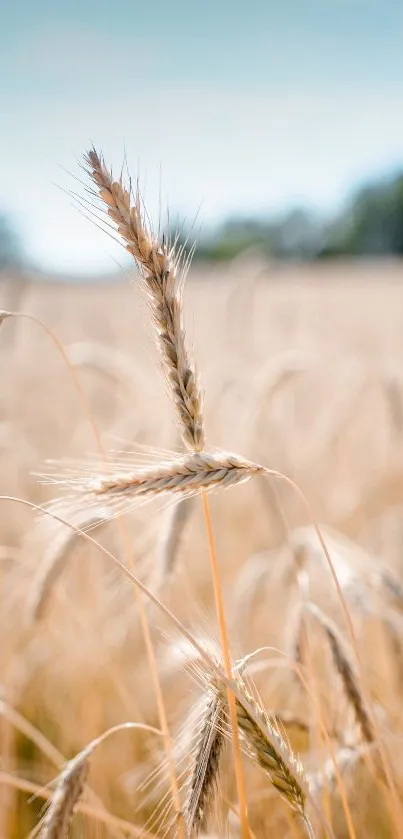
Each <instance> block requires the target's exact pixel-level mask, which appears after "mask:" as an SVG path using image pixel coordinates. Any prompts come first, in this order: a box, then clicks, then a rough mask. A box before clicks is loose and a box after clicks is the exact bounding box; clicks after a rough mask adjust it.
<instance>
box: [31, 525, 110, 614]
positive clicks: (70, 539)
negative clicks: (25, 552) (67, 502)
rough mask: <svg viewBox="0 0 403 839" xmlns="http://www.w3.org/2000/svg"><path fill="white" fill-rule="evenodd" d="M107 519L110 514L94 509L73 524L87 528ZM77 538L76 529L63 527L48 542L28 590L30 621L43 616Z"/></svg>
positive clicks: (78, 535) (78, 534) (78, 536)
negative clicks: (90, 513) (30, 587)
mask: <svg viewBox="0 0 403 839" xmlns="http://www.w3.org/2000/svg"><path fill="white" fill-rule="evenodd" d="M109 519H110V516H109V515H107V514H105V512H102V511H99V510H98V511H96V510H94V512H93V513H92V515H87V516H85V517H83V518H82V519H81V520H80V521H78V522H77V521H76V522H75V525H76V527H80V528H81V529H84V530H89V529H90V528H93V527H96V526H97V525H99V524H103V523H105V522H106V521H108V520H109ZM79 538H80V533H78V532H77V530H71V529H70V528H67V527H63V529H62V530H60V532H59V533H58V534H57V535H56V536H55V538H54V539H53V540H51V541H50V542H49V545H48V547H47V550H46V551H45V554H44V556H43V560H42V562H41V564H40V566H39V569H38V573H37V575H36V578H35V579H34V582H33V586H32V589H31V592H30V602H29V607H28V615H29V621H30V622H36V621H39V620H41V619H42V618H43V617H44V614H45V611H46V607H47V604H48V602H49V598H50V595H51V593H52V590H53V587H54V585H55V583H56V582H57V580H58V579H59V577H60V575H61V573H62V571H63V569H64V567H65V565H66V563H67V560H68V558H69V556H70V555H71V551H72V550H73V548H74V546H75V544H76V543H77V541H78V540H79Z"/></svg>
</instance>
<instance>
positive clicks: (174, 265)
mask: <svg viewBox="0 0 403 839" xmlns="http://www.w3.org/2000/svg"><path fill="white" fill-rule="evenodd" d="M85 163H86V164H87V166H88V170H87V171H88V174H89V176H90V178H91V179H92V181H93V182H94V184H95V185H96V188H97V194H98V196H99V198H100V199H101V201H103V203H104V204H105V205H106V208H107V210H106V212H107V214H108V216H109V218H111V219H112V221H113V222H114V223H115V224H116V226H117V230H118V233H119V234H120V236H121V237H122V239H123V240H124V242H125V247H126V249H127V250H128V251H129V253H130V254H132V256H133V257H134V259H135V260H136V262H137V264H138V266H139V269H140V271H141V274H142V277H143V279H144V283H145V288H146V291H147V296H148V298H149V301H150V304H151V309H152V312H153V316H154V322H155V326H156V331H157V336H158V343H159V346H160V349H161V352H162V356H163V360H164V368H165V373H166V377H167V381H168V385H169V388H170V391H171V394H172V396H173V400H174V404H175V407H176V411H177V415H178V419H179V423H180V428H181V434H182V437H183V440H184V442H185V444H186V446H187V447H188V448H189V449H191V450H194V451H201V450H202V449H203V447H204V425H203V413H202V397H201V392H200V389H199V386H198V382H197V375H196V371H195V367H194V364H193V361H192V360H191V359H190V357H189V352H188V349H187V346H186V341H185V331H184V326H183V313H182V308H183V307H182V295H183V286H184V280H185V275H186V271H185V270H184V266H183V265H182V258H181V257H182V254H181V251H178V252H176V249H175V244H173V245H172V244H171V243H169V242H167V241H166V240H165V238H164V237H162V238H161V240H160V241H158V240H157V239H156V238H155V237H154V236H153V235H152V234H151V232H150V230H149V228H148V225H147V223H146V220H145V217H144V212H142V206H141V201H140V196H139V193H138V192H137V194H136V196H135V198H133V196H132V194H131V188H130V185H129V188H127V187H126V186H125V185H124V183H123V179H122V175H121V176H120V178H119V180H118V181H116V180H114V179H113V176H112V172H111V171H110V170H109V169H107V167H106V165H105V162H104V160H103V158H102V156H101V155H99V154H98V153H97V152H96V151H95V149H91V150H90V151H89V152H88V154H87V155H86V156H85Z"/></svg>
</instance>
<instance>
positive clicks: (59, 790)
mask: <svg viewBox="0 0 403 839" xmlns="http://www.w3.org/2000/svg"><path fill="white" fill-rule="evenodd" d="M88 772H89V761H88V759H86V757H83V755H82V754H79V755H77V757H75V758H73V760H70V761H69V762H68V763H66V766H65V767H64V769H63V772H62V773H61V775H60V776H59V780H58V783H57V786H56V790H55V792H54V794H53V796H52V798H51V802H50V805H49V809H48V810H47V812H46V815H45V818H44V820H43V823H42V829H41V833H40V839H67V837H68V833H69V826H70V822H71V819H72V817H73V813H74V809H75V807H76V805H77V803H78V801H79V799H80V798H81V795H82V793H83V791H84V787H85V782H86V780H87V776H88Z"/></svg>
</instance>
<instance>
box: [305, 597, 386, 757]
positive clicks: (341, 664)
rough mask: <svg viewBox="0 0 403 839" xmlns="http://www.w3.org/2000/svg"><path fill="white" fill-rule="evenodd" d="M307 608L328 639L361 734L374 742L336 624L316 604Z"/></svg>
mask: <svg viewBox="0 0 403 839" xmlns="http://www.w3.org/2000/svg"><path fill="white" fill-rule="evenodd" d="M305 608H307V609H308V610H309V612H310V613H311V614H312V615H313V616H314V617H315V618H316V620H317V621H318V623H319V625H320V626H321V628H322V629H323V631H324V632H325V635H326V637H327V639H328V642H329V646H330V650H331V653H332V658H333V662H334V665H335V667H336V670H337V672H338V673H339V675H340V678H341V682H342V685H343V688H344V692H345V695H346V697H347V699H348V701H349V703H350V705H351V707H352V708H353V710H354V714H355V717H356V720H357V722H358V724H359V726H360V728H361V733H362V736H363V738H364V740H366V742H367V743H372V742H373V740H374V730H373V726H372V722H371V719H370V717H369V714H368V711H367V708H366V704H365V700H364V697H363V695H362V692H361V690H360V686H359V683H358V676H357V673H356V670H355V667H354V664H353V662H352V661H351V657H350V654H349V651H348V648H347V646H346V643H345V641H344V639H343V637H342V635H341V634H340V632H339V630H338V628H337V626H336V625H335V623H334V622H333V621H332V620H331V619H330V618H329V616H328V615H325V614H324V612H322V610H321V609H320V608H319V606H317V605H316V604H314V603H312V602H309V603H306V604H305Z"/></svg>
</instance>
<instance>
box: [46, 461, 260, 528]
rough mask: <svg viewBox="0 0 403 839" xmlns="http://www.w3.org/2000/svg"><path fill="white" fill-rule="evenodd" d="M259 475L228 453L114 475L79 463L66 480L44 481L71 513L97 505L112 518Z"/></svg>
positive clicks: (257, 468)
mask: <svg viewBox="0 0 403 839" xmlns="http://www.w3.org/2000/svg"><path fill="white" fill-rule="evenodd" d="M97 470H98V471H97ZM264 471H265V469H264V467H263V466H260V465H259V464H258V463H253V462H252V461H249V460H244V459H243V458H241V457H238V456H237V455H235V454H231V453H229V452H220V451H218V452H215V453H213V454H208V453H207V452H194V453H193V452H190V453H189V454H184V455H183V456H178V457H176V458H175V459H172V460H165V461H164V460H162V461H161V462H160V463H158V464H157V465H153V466H149V467H146V468H142V467H140V468H139V467H136V468H133V467H132V466H130V464H128V465H127V466H125V465H124V464H122V466H121V467H120V468H119V470H118V471H116V467H114V466H113V464H110V465H109V466H108V467H107V466H106V465H104V466H103V467H100V466H95V468H93V467H92V466H91V464H90V465H86V464H85V462H83V463H82V464H80V465H79V466H78V467H75V468H74V469H73V468H70V469H68V470H66V476H61V477H60V476H59V477H57V476H55V477H53V476H48V478H47V480H48V481H49V482H50V483H51V484H53V485H55V486H59V487H61V488H63V489H64V490H65V491H67V492H68V493H69V495H68V496H66V502H69V503H70V504H71V505H72V507H73V509H74V506H75V505H76V506H77V504H79V505H80V507H81V505H84V507H85V508H86V509H89V508H93V507H94V506H95V507H97V506H98V507H99V506H100V505H102V506H103V507H104V508H106V509H108V510H110V513H111V515H116V516H117V515H120V514H122V513H123V512H125V511H127V510H129V509H130V508H132V507H133V506H134V505H136V504H139V503H144V502H148V501H151V500H152V499H155V498H158V497H161V496H172V497H175V498H177V499H178V500H180V499H184V498H190V497H191V496H194V495H199V494H201V493H202V492H212V491H214V490H219V489H226V488H227V487H231V486H234V485H235V484H239V483H243V482H244V481H247V480H249V479H250V478H252V477H253V476H254V475H256V474H258V473H264Z"/></svg>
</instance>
